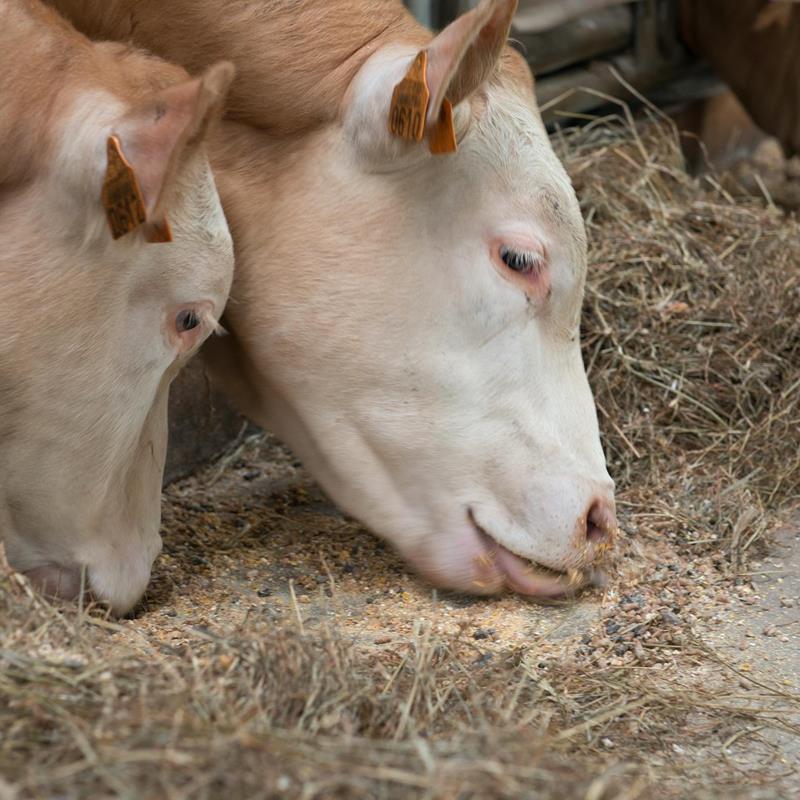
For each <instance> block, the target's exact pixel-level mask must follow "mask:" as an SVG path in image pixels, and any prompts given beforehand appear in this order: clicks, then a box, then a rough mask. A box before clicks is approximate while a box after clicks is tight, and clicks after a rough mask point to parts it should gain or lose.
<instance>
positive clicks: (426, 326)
mask: <svg viewBox="0 0 800 800" xmlns="http://www.w3.org/2000/svg"><path fill="white" fill-rule="evenodd" d="M515 5H516V3H515V2H513V1H511V0H487V1H486V2H483V3H482V4H481V5H480V6H479V7H478V8H477V9H476V10H474V11H472V12H470V13H468V14H466V15H464V16H463V17H461V18H460V19H458V20H457V21H456V22H454V23H453V24H452V25H451V26H450V27H448V28H447V29H445V30H444V31H443V32H442V33H441V34H440V35H438V36H437V37H436V38H435V39H433V40H432V41H430V42H429V43H428V45H427V54H428V83H429V87H430V91H431V103H430V107H429V111H428V123H432V122H433V121H435V120H436V119H437V118H438V115H439V110H440V108H441V105H442V102H443V100H444V98H445V97H448V98H449V99H450V100H452V102H453V105H454V106H455V128H456V132H457V136H458V141H459V147H458V152H456V153H454V154H452V155H437V156H434V155H432V154H431V153H430V152H429V148H428V144H427V142H422V143H407V142H406V141H403V140H400V139H397V138H394V137H393V136H392V135H391V133H390V132H389V127H388V121H389V108H390V99H391V97H392V92H393V88H394V87H395V86H396V85H397V84H398V82H399V81H400V80H401V79H402V78H403V76H404V75H405V74H406V72H407V70H408V69H409V66H410V64H411V63H412V61H413V59H414V57H415V55H416V54H417V52H418V50H419V49H420V46H419V44H418V43H416V42H413V41H412V42H410V43H403V42H398V43H396V44H393V45H391V46H385V47H382V48H380V49H379V50H378V51H377V52H376V53H375V54H374V55H373V56H372V57H371V58H370V59H369V60H368V61H367V62H366V63H365V65H364V66H363V67H362V68H361V70H360V71H359V72H358V74H357V76H356V77H355V79H354V80H353V82H352V84H351V86H350V89H349V91H348V94H347V97H346V100H345V103H344V107H343V109H342V113H341V119H340V123H339V124H337V125H335V126H331V127H328V128H326V129H325V130H323V131H321V132H319V133H318V134H315V135H313V136H311V137H310V139H309V140H307V141H303V142H300V143H296V144H291V145H286V144H282V143H272V142H270V141H269V140H268V139H267V137H257V136H255V135H249V134H248V136H250V138H243V139H240V140H238V141H236V142H234V143H230V142H228V143H226V144H225V145H223V146H222V151H223V156H222V157H221V159H220V161H221V164H222V171H221V174H220V185H221V188H222V191H223V196H224V197H225V198H226V202H227V203H228V212H229V215H230V216H231V218H232V219H234V220H235V223H234V228H235V234H236V235H237V236H238V237H239V238H238V239H237V248H238V252H239V259H240V261H239V265H238V266H237V276H236V283H235V285H234V289H233V292H232V301H233V302H232V303H231V305H230V306H229V310H228V312H227V313H228V315H229V316H228V320H229V325H230V327H231V330H232V331H233V333H234V338H232V339H231V340H229V341H227V342H225V341H219V342H216V341H215V342H211V343H210V345H211V349H210V356H211V358H212V360H213V361H215V362H216V364H217V367H218V369H220V370H221V371H222V372H223V373H224V375H225V381H226V384H227V385H229V386H234V387H235V389H236V390H237V393H238V395H239V398H240V400H241V402H242V403H243V405H244V407H245V410H246V411H247V412H248V413H249V414H250V415H251V416H253V417H254V418H256V419H257V420H259V421H261V422H263V423H264V424H266V425H267V426H269V427H270V428H272V429H273V430H275V431H277V432H278V433H279V434H281V435H283V436H284V437H285V439H286V440H287V441H288V442H289V443H290V444H291V446H292V447H293V448H295V450H296V451H297V452H298V454H299V455H300V456H301V457H302V458H303V459H304V461H305V463H306V464H307V465H308V467H309V468H310V470H311V471H312V472H313V474H314V475H315V477H316V478H317V479H318V480H319V481H320V482H321V484H322V485H323V487H324V488H325V489H326V490H327V491H328V492H329V493H330V494H331V495H332V496H333V498H334V499H335V500H336V501H337V502H338V503H339V504H340V505H341V506H342V507H343V508H344V509H346V510H347V511H349V512H351V513H352V514H353V515H355V516H356V517H358V518H359V519H360V520H362V521H363V522H364V523H366V524H367V525H368V526H369V527H370V528H372V529H373V530H374V531H376V532H377V533H379V534H380V535H382V536H383V537H385V538H386V539H387V540H389V541H390V542H391V543H392V544H393V545H394V546H395V547H396V548H397V549H398V550H399V551H400V552H401V553H402V554H403V555H404V556H405V557H406V558H407V559H408V560H409V561H410V562H411V563H412V564H413V565H414V566H415V567H416V568H417V569H418V571H419V572H421V573H422V574H424V575H425V576H427V577H429V578H430V579H431V580H433V581H434V582H435V583H436V584H438V585H441V586H445V587H452V588H456V589H460V590H466V591H470V592H476V593H491V592H495V591H498V590H500V589H502V588H503V587H504V586H510V587H512V588H513V589H515V590H518V591H520V592H524V593H528V594H532V595H546V594H550V593H559V592H561V591H563V589H564V582H563V581H552V580H550V581H548V580H547V579H545V578H543V577H541V576H539V577H535V576H534V575H532V574H531V573H530V572H529V571H528V569H527V567H528V566H529V560H532V561H535V562H538V563H540V564H543V565H546V566H548V567H551V568H554V569H556V570H562V571H566V570H570V569H573V568H578V569H579V568H581V567H583V566H586V565H588V564H590V563H591V562H592V561H593V560H594V559H595V557H596V556H597V554H598V552H599V551H602V550H603V549H605V548H606V547H607V545H608V542H609V540H610V539H611V538H612V536H613V533H614V530H615V528H616V523H615V519H614V499H613V484H612V482H611V479H610V478H609V476H608V473H607V472H606V468H605V462H604V457H603V452H602V449H601V445H600V440H599V435H598V427H597V419H596V413H595V408H594V404H593V400H592V396H591V393H590V389H589V385H588V383H587V379H586V374H585V370H584V366H583V363H582V360H581V352H580V343H579V316H580V310H581V302H582V297H583V288H584V280H585V277H586V262H587V256H586V237H585V233H584V227H583V223H582V219H581V214H580V210H579V207H578V203H577V200H576V197H575V194H574V191H573V189H572V187H571V185H570V181H569V179H568V177H567V175H566V173H565V171H564V169H563V167H562V166H561V164H560V163H559V161H558V160H557V158H556V156H555V155H554V153H553V151H552V149H551V147H550V144H549V142H548V138H547V135H546V132H545V129H544V127H543V125H542V121H541V118H540V114H539V112H538V109H537V106H536V102H535V99H534V94H533V87H532V81H531V78H530V74H529V72H528V70H527V67H526V66H525V65H524V63H523V62H522V59H521V58H519V56H517V55H516V54H514V53H513V52H512V51H510V50H509V49H507V48H506V47H505V42H506V36H507V33H508V29H509V25H510V19H511V16H512V14H513V10H514V7H515ZM423 46H424V43H423ZM225 147H229V148H231V150H230V152H232V151H233V149H234V148H236V149H238V148H245V149H246V150H247V152H248V159H249V160H250V166H251V167H252V170H251V173H250V174H249V176H248V177H242V175H241V170H240V171H238V172H237V173H236V174H234V173H233V171H232V170H231V169H230V167H226V165H227V164H228V163H229V162H228V160H227V159H226V157H225V155H224V151H225ZM230 163H234V160H231V161H230ZM267 174H269V193H268V201H264V200H262V206H261V209H260V210H258V209H254V208H253V202H252V198H253V196H255V195H256V194H257V193H258V191H259V187H260V186H261V184H262V183H263V180H264V178H263V176H264V175H267ZM260 191H261V192H262V198H263V197H264V189H263V188H262V189H260ZM259 215H262V216H264V219H265V221H266V218H267V217H268V219H269V226H268V227H267V226H266V225H264V224H259ZM232 345H237V346H238V348H239V349H238V354H235V352H234V350H233V349H232Z"/></svg>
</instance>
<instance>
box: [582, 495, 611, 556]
mask: <svg viewBox="0 0 800 800" xmlns="http://www.w3.org/2000/svg"><path fill="white" fill-rule="evenodd" d="M616 533H617V518H616V517H615V516H614V512H613V511H612V509H611V507H610V506H609V505H608V504H607V503H605V502H603V501H602V500H595V501H594V502H593V503H592V505H591V506H590V508H589V512H588V513H587V515H586V539H587V540H588V541H589V542H591V543H592V544H598V545H602V544H605V545H610V544H611V543H612V542H613V541H614V537H615V536H616Z"/></svg>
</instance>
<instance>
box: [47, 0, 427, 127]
mask: <svg viewBox="0 0 800 800" xmlns="http://www.w3.org/2000/svg"><path fill="white" fill-rule="evenodd" d="M50 2H51V4H52V5H54V6H56V7H57V8H58V9H59V10H60V11H62V13H64V14H65V15H66V16H67V17H68V18H69V19H70V20H71V21H72V22H73V23H74V24H75V25H76V27H78V29H79V30H82V31H83V32H84V33H87V34H88V35H89V36H91V37H92V38H110V39H116V40H121V41H131V40H132V41H133V42H134V44H137V45H139V46H140V47H144V48H146V49H148V50H150V51H151V52H154V53H155V54H157V55H159V56H161V57H162V58H166V59H167V60H169V61H174V62H176V63H178V64H180V65H181V66H183V67H185V68H187V69H188V70H189V71H190V72H192V73H198V72H201V71H202V70H204V69H206V68H207V67H208V66H210V65H211V64H212V63H214V62H215V61H219V60H224V59H227V60H229V61H233V62H234V64H235V65H236V68H237V77H236V80H235V81H234V84H233V87H232V89H231V92H230V94H229V96H228V106H227V108H228V111H227V117H228V118H229V119H233V120H236V121H238V122H244V123H247V124H248V125H252V126H254V127H257V128H260V129H262V130H264V131H266V132H267V133H270V134H272V135H289V134H296V133H301V132H303V131H305V130H309V129H313V128H316V127H318V126H319V125H321V124H324V123H326V122H329V121H331V120H333V119H335V118H336V117H337V115H338V114H339V111H340V108H341V103H342V100H343V98H344V96H345V93H346V91H347V88H348V86H349V85H350V82H351V81H352V79H353V77H354V76H355V74H356V73H357V72H358V70H359V69H360V68H361V66H362V65H363V64H364V62H365V61H366V60H367V59H368V58H369V57H370V56H371V55H372V54H373V53H374V52H375V51H376V50H378V49H379V48H380V47H381V46H382V45H384V44H388V43H395V42H404V43H405V42H407V43H410V44H412V45H414V46H418V47H422V46H424V45H425V43H427V42H428V41H429V40H430V33H429V32H428V31H427V30H426V29H425V28H424V27H422V26H420V25H419V24H418V23H417V22H416V21H415V20H414V18H413V16H412V15H411V14H410V13H409V12H408V11H407V10H406V8H405V7H404V6H403V4H402V2H401V0H303V2H301V3H295V2H287V0H260V2H244V3H237V4H235V5H234V4H220V3H219V2H218V1H217V0H170V2H169V3H164V2H163V0H139V2H137V3H135V4H131V3H130V0H88V1H87V0H50ZM221 9H224V10H221Z"/></svg>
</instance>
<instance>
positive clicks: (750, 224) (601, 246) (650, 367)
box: [559, 122, 800, 565]
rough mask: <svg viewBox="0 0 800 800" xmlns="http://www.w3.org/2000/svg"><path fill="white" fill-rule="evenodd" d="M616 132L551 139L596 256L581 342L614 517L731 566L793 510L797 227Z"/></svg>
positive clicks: (797, 445) (654, 134)
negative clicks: (632, 518)
mask: <svg viewBox="0 0 800 800" xmlns="http://www.w3.org/2000/svg"><path fill="white" fill-rule="evenodd" d="M630 130H631V127H630V126H629V125H628V124H626V123H622V122H617V123H616V124H615V123H613V122H612V123H611V124H608V122H606V124H603V125H598V126H592V127H589V128H587V129H583V130H581V131H573V132H572V133H571V134H566V135H564V136H562V137H561V139H560V141H559V145H560V149H561V151H562V156H563V157H564V158H565V160H566V162H567V165H568V168H569V170H570V173H571V174H572V176H573V180H574V183H575V185H576V189H577V191H578V194H579V196H580V198H581V204H582V207H583V209H584V212H585V215H586V218H587V221H588V228H589V236H590V242H591V262H592V266H591V273H590V278H589V284H588V287H587V303H586V315H585V317H584V320H585V322H584V342H585V354H586V361H587V364H588V367H589V373H590V379H591V381H592V384H593V387H594V389H595V393H596V398H597V403H598V408H599V411H600V421H601V427H602V428H603V429H604V431H605V444H606V451H607V456H608V459H609V463H610V469H611V472H612V475H613V476H614V477H615V479H616V480H617V483H618V486H619V487H620V488H621V490H622V491H621V502H622V507H623V509H625V508H630V509H634V510H637V511H639V512H641V511H642V510H643V509H644V508H648V509H649V513H648V514H647V519H648V520H649V522H648V524H649V526H650V527H651V528H652V529H653V530H657V529H658V528H659V527H660V526H662V527H665V528H669V529H670V533H671V534H672V535H674V536H677V537H679V538H681V539H682V540H683V541H684V542H685V544H686V545H688V546H690V547H693V548H696V549H693V550H691V552H694V553H699V552H700V549H701V548H702V546H703V543H705V544H706V545H707V546H709V547H711V548H712V549H714V550H718V549H719V548H720V547H722V548H723V550H724V552H725V553H726V554H727V555H728V556H729V558H730V560H731V563H732V564H733V565H739V564H740V561H741V557H742V553H743V552H744V551H746V550H747V549H748V548H749V547H750V546H751V545H752V544H753V543H755V542H756V541H758V540H759V539H760V538H761V537H762V536H763V534H764V532H765V531H766V530H767V529H768V528H769V526H770V525H771V524H773V523H774V522H775V516H776V512H777V511H779V510H780V509H781V508H786V507H787V506H788V505H789V504H790V503H792V502H794V503H797V502H798V500H799V499H800V225H798V223H797V220H796V219H795V218H787V216H786V215H784V214H783V213H782V212H781V211H780V210H779V209H778V208H776V207H774V206H769V205H765V203H764V202H763V201H759V200H756V199H744V198H737V199H736V200H734V199H733V198H732V197H731V196H730V195H728V194H727V193H726V192H725V191H724V189H722V188H721V185H720V183H719V182H717V181H716V180H715V179H714V178H713V176H706V177H705V178H703V179H701V180H700V181H698V180H696V179H694V178H692V177H690V176H689V175H688V174H687V173H686V170H685V169H684V166H683V158H682V156H681V151H680V146H679V142H678V137H677V135H676V134H675V132H673V131H671V129H670V128H668V127H667V128H664V127H659V126H655V125H652V126H649V127H647V128H646V129H645V130H646V131H647V132H646V133H641V134H639V133H636V132H634V135H633V136H632V137H631V136H630V135H626V133H627V132H628V131H630Z"/></svg>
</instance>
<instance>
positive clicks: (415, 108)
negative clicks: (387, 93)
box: [389, 50, 431, 142]
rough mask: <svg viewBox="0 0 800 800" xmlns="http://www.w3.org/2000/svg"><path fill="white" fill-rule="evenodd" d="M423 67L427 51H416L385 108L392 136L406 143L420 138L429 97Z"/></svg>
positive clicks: (426, 58)
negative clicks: (389, 103)
mask: <svg viewBox="0 0 800 800" xmlns="http://www.w3.org/2000/svg"><path fill="white" fill-rule="evenodd" d="M427 69H428V54H427V53H426V52H425V51H424V50H420V52H419V53H417V57H416V58H415V59H414V62H413V63H412V64H411V67H410V68H409V70H408V72H407V73H406V76H405V78H403V80H402V81H400V83H398V84H397V86H395V87H394V93H393V94H392V105H391V108H390V109H389V130H390V131H391V133H392V135H393V136H399V137H400V138H401V139H407V140H408V141H410V142H421V141H422V137H423V136H424V135H425V116H426V115H427V113H428V102H429V101H430V98H431V93H430V91H429V90H428V84H427V80H426V77H425V74H426V72H427Z"/></svg>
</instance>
